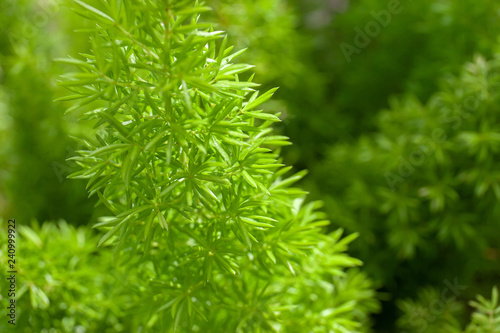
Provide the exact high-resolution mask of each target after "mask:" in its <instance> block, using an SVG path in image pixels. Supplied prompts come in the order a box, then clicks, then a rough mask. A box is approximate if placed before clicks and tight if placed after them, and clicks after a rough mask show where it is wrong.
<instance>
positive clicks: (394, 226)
mask: <svg viewBox="0 0 500 333" xmlns="http://www.w3.org/2000/svg"><path fill="white" fill-rule="evenodd" d="M499 73H500V62H499V59H498V58H497V59H493V60H491V61H486V60H484V58H482V57H477V58H476V59H475V60H474V62H471V63H468V64H467V65H466V66H464V69H463V71H462V74H461V75H460V76H459V77H456V78H449V79H447V80H446V81H444V83H443V87H442V89H441V91H439V92H437V93H436V94H434V95H433V97H432V98H431V99H430V100H429V101H428V103H426V104H423V103H422V102H420V101H419V100H418V99H416V98H414V97H411V96H409V97H405V98H401V99H394V100H393V101H392V108H391V110H386V111H384V112H382V113H381V114H380V116H379V123H378V124H379V131H378V132H377V133H376V134H375V135H372V136H367V137H364V138H361V139H360V140H359V142H358V143H357V144H352V145H351V144H345V145H338V146H337V147H335V148H334V149H332V150H331V151H330V153H329V158H328V162H327V163H325V168H324V170H323V172H325V174H323V175H324V177H325V179H326V181H325V183H326V184H327V186H329V187H331V188H337V189H339V190H338V192H337V194H336V195H332V196H331V197H330V198H326V199H325V200H326V202H327V203H328V208H329V209H330V211H329V212H330V213H331V215H332V216H338V217H339V219H338V220H337V222H338V223H339V224H340V225H342V226H345V227H346V228H347V229H348V230H356V231H360V230H362V231H363V232H361V235H362V237H363V242H357V245H359V246H360V248H359V250H360V251H361V252H362V253H363V254H362V255H361V257H362V258H367V257H368V256H372V254H371V253H372V252H373V248H380V254H381V257H380V260H375V261H372V262H373V263H374V266H375V267H378V269H377V270H378V273H377V276H380V277H384V276H387V275H388V274H386V273H385V272H384V268H383V264H382V262H384V261H386V259H387V258H388V257H390V256H392V253H393V251H396V252H397V253H398V257H399V258H400V259H401V260H410V259H412V258H414V257H415V256H417V255H420V256H422V254H424V253H425V255H426V256H427V257H426V260H427V263H426V265H432V263H431V262H430V261H429V260H428V259H429V258H437V257H439V256H440V255H441V254H442V253H443V252H442V251H441V249H443V248H447V249H449V250H447V251H456V252H457V253H461V252H460V251H463V252H467V254H468V255H470V257H468V258H469V259H470V260H468V261H467V265H464V266H463V268H464V272H466V271H467V269H472V270H474V269H480V268H478V267H479V265H482V266H481V267H483V268H486V267H491V266H488V264H489V263H490V264H491V262H492V261H491V260H495V258H496V254H495V253H497V251H498V243H497V239H498V237H499V233H498V217H499V211H498V202H499V200H500V177H499V174H498V170H497V167H496V162H495V161H496V160H497V159H498V156H499V155H498V153H499V151H500V134H499V128H500V127H499V121H500V119H499V117H498V113H497V111H496V110H497V108H498V105H499V102H500V94H499V93H498V87H499V79H500V75H499ZM326 173H328V174H331V173H334V174H338V175H342V177H327V175H326ZM436 240H437V241H436ZM472 253H474V255H472ZM456 258H458V257H456ZM478 258H481V260H478ZM450 260H458V259H450ZM393 262H394V264H396V263H397V261H393ZM452 265H453V266H454V265H455V264H453V263H452ZM394 267H395V269H396V268H397V267H396V266H394ZM474 267H475V268H474ZM483 268H481V269H483ZM424 269H425V268H424ZM487 270H488V269H487ZM461 274H462V273H461ZM464 274H465V273H464ZM447 277H448V276H446V275H445V276H443V278H447Z"/></svg>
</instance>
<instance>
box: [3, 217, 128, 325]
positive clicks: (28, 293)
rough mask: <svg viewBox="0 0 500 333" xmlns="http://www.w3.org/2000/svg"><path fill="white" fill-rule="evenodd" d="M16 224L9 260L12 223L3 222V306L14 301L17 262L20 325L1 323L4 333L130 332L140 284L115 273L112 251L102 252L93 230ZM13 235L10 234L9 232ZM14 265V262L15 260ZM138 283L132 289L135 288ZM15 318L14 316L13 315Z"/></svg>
mask: <svg viewBox="0 0 500 333" xmlns="http://www.w3.org/2000/svg"><path fill="white" fill-rule="evenodd" d="M19 222H20V221H19V220H17V221H16V234H15V236H16V237H15V243H14V244H15V257H14V259H13V258H12V257H10V256H9V257H8V255H7V253H12V252H7V248H8V247H7V244H9V243H8V242H7V239H8V238H7V237H8V234H7V232H6V224H7V223H6V222H4V221H2V222H1V223H0V239H1V240H2V246H1V249H0V250H1V251H0V269H1V272H0V277H1V281H2V282H1V290H2V295H1V297H0V299H1V302H0V303H1V305H2V308H3V309H5V308H7V306H8V305H9V304H10V303H9V302H10V297H7V296H8V295H7V294H6V293H4V291H6V290H8V289H9V285H8V284H9V283H10V282H9V280H7V277H9V276H10V274H9V273H7V271H11V270H12V269H10V268H9V267H8V266H9V265H8V263H9V262H8V261H7V260H8V259H11V260H12V259H13V260H14V262H15V268H16V271H17V273H16V274H15V276H16V281H15V285H16V286H15V294H16V295H15V296H16V311H15V312H16V318H15V326H13V325H11V324H9V323H7V320H5V318H2V321H1V322H0V330H1V331H2V332H11V331H15V332H25V333H28V332H120V331H124V330H125V329H126V328H127V317H126V316H125V315H124V314H125V313H126V312H125V311H124V310H126V306H127V305H128V304H131V302H132V301H133V300H134V296H135V295H134V293H133V289H132V288H133V287H134V286H135V285H136V284H138V281H137V280H135V275H134V274H131V273H132V272H133V270H129V271H128V272H126V271H125V270H117V269H113V270H112V269H110V266H111V264H112V261H111V251H105V250H104V251H102V250H101V251H98V249H97V248H96V246H95V245H96V243H97V238H96V235H95V233H93V232H92V231H91V230H90V229H86V228H84V227H80V228H78V229H76V228H75V227H73V226H71V225H68V224H67V223H66V222H64V221H59V222H58V223H57V224H56V223H52V222H46V223H44V224H43V225H41V226H40V225H38V223H36V222H34V223H33V227H27V226H24V225H22V224H20V223H19ZM9 234H10V233H9ZM10 263H12V262H10ZM129 283H130V284H131V285H132V288H131V286H130V285H128V284H129ZM7 318H9V317H7Z"/></svg>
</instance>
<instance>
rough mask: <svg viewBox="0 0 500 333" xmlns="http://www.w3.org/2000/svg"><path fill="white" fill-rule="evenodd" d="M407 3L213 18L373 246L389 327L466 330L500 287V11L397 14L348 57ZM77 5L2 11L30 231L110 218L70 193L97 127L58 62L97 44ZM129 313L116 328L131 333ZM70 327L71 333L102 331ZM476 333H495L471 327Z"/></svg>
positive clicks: (9, 103) (473, 7)
mask: <svg viewBox="0 0 500 333" xmlns="http://www.w3.org/2000/svg"><path fill="white" fill-rule="evenodd" d="M391 2H394V1H382V0H359V1H356V2H349V1H347V0H314V1H309V0H308V1H306V0H290V1H285V0H254V1H250V0H248V1H247V0H239V1H237V0H210V1H207V4H208V5H210V6H211V7H212V8H213V9H214V10H213V11H212V13H211V14H209V15H207V16H206V18H205V20H207V21H215V22H217V23H218V27H217V28H220V29H221V30H225V31H227V32H228V33H229V39H230V44H234V45H235V46H236V48H237V49H240V48H246V47H248V48H249V49H248V50H247V51H246V52H245V53H244V55H243V56H242V57H243V59H242V61H244V62H248V63H251V64H255V65H256V73H257V81H258V82H262V83H263V89H264V90H265V89H266V88H271V87H275V86H279V87H280V89H279V90H278V92H277V93H276V94H275V98H274V101H272V102H269V106H268V107H269V108H273V109H275V110H278V111H281V112H282V118H283V120H284V121H283V122H282V123H281V124H280V125H278V126H280V130H281V131H282V132H284V133H285V134H286V135H288V136H289V137H290V138H291V141H292V142H293V143H294V144H293V146H291V147H288V148H286V149H284V151H283V153H284V156H285V161H286V162H287V163H288V164H293V165H295V166H296V168H298V169H308V170H309V171H310V174H309V176H308V177H306V179H305V180H304V183H303V186H304V187H306V188H307V189H308V190H309V191H310V192H311V194H312V198H313V199H314V198H315V199H320V200H323V201H324V202H325V203H326V204H325V209H326V211H327V212H328V215H329V218H330V219H331V220H332V221H333V224H332V225H333V227H334V228H337V227H338V226H342V227H343V228H345V229H346V230H347V231H349V232H358V233H359V234H360V237H359V239H358V240H356V241H355V242H354V243H353V245H352V246H351V250H350V251H351V252H352V254H353V256H355V257H357V258H360V259H361V260H362V261H363V262H364V263H365V267H364V268H363V270H364V271H365V273H367V274H368V275H369V276H370V278H371V279H372V280H373V281H374V283H375V284H376V285H379V286H381V288H380V291H382V293H381V295H382V296H381V298H382V299H383V300H384V301H383V311H382V312H381V313H380V314H379V315H377V317H376V318H375V328H374V330H375V331H377V332H396V330H397V329H398V328H397V327H398V325H399V329H405V330H407V331H408V332H414V331H415V332H424V331H427V332H458V331H461V330H462V329H465V325H466V323H467V322H469V321H470V320H469V318H470V316H471V313H473V312H474V311H476V310H478V309H479V308H478V306H477V304H476V306H475V305H474V304H472V305H471V304H469V303H468V302H469V301H470V300H472V299H474V298H475V295H476V294H482V295H490V292H491V288H492V286H493V285H494V284H495V283H497V284H498V281H499V278H500V268H499V267H500V265H499V264H500V254H499V251H500V249H499V241H498V240H499V239H500V231H499V230H500V228H499V221H500V219H499V218H500V212H499V207H500V206H499V199H500V174H498V171H497V164H498V161H499V157H500V156H499V145H500V128H499V125H500V122H499V120H500V119H499V116H497V110H498V109H499V106H500V100H499V98H500V93H499V87H498V83H499V82H498V79H499V75H500V72H499V70H500V68H499V66H500V65H499V61H500V60H499V58H498V54H499V52H500V49H499V47H498V36H499V35H500V2H498V1H494V0H481V1H472V0H463V1H452V0H425V1H409V0H407V1H404V0H401V1H399V2H398V1H396V2H397V3H399V6H398V11H397V14H391V16H390V20H389V21H387V22H388V24H386V25H385V26H381V25H380V23H379V25H380V32H379V33H377V34H374V36H373V37H371V36H367V37H368V40H369V42H368V43H366V44H367V45H366V46H363V47H358V50H359V53H353V54H352V55H351V56H350V59H347V58H346V57H345V54H344V52H343V51H342V48H341V47H340V45H341V44H342V43H347V44H349V45H352V46H355V45H356V40H359V36H357V35H358V34H359V33H358V31H359V30H358V28H359V29H360V30H361V31H365V28H366V25H367V24H370V23H371V22H378V21H377V20H376V17H380V15H381V14H380V13H381V12H382V11H387V10H388V8H389V4H390V3H391ZM70 7H71V1H70V0H3V1H1V2H0V165H1V166H2V168H1V171H0V211H1V212H2V217H4V218H12V217H16V219H17V220H18V222H19V223H20V224H22V225H29V224H30V222H29V221H31V220H32V219H33V220H35V219H36V220H39V221H49V220H53V221H56V220H58V219H64V220H66V221H68V223H70V224H73V225H82V224H85V225H90V224H92V220H94V219H95V218H96V216H99V215H101V214H100V212H99V211H96V210H95V209H94V207H93V205H94V202H93V201H92V200H89V199H87V194H86V191H85V185H84V182H80V181H77V180H71V181H69V180H67V179H66V176H67V175H69V174H70V173H72V172H74V171H75V166H74V165H73V164H71V162H68V161H66V158H67V157H69V156H72V155H74V151H75V150H77V149H78V145H77V144H76V143H74V142H73V141H72V140H71V139H70V138H69V135H75V134H77V135H78V133H85V132H86V131H88V125H86V124H81V123H78V122H76V120H75V118H73V116H72V115H64V110H65V109H66V106H65V105H64V103H53V100H54V99H55V98H57V97H60V96H62V95H64V93H63V92H62V89H61V88H60V87H58V86H57V79H58V75H60V74H62V73H64V68H63V65H61V64H57V63H55V62H54V61H53V59H54V58H57V57H64V56H66V55H68V54H76V52H81V51H82V50H85V49H88V48H89V45H88V44H89V43H88V38H87V35H86V34H85V33H74V32H73V31H74V30H75V29H77V28H78V29H81V28H82V27H86V26H88V22H87V21H86V20H85V19H83V18H81V17H80V16H77V15H76V14H74V13H73V12H72V11H71V10H70ZM429 142H430V143H429ZM40 228H41V229H39V227H37V226H36V224H35V225H34V230H36V231H37V232H38V233H41V234H42V235H43V234H44V233H48V232H49V231H48V230H49V229H47V230H45V231H44V229H43V228H44V227H43V226H42V227H40ZM47 228H49V227H47ZM50 228H52V227H50ZM63 228H66V229H64V230H72V231H71V233H77V231H76V229H74V227H72V226H67V225H65V227H63ZM68 228H69V229H68ZM58 230H59V229H58ZM50 232H55V233H57V232H56V231H50ZM58 232H59V231H58ZM81 232H83V231H81ZM23 236H25V235H23ZM39 237H42V238H43V236H39ZM88 237H90V239H93V238H92V236H91V235H89V236H88ZM64 239H65V238H64V237H62V236H61V238H57V237H56V238H55V240H58V241H60V242H64V241H65V240H64ZM55 240H54V241H55ZM93 241H95V240H93ZM90 242H92V241H90ZM35 243H36V242H35ZM61 244H62V243H61ZM68 246H69V245H68ZM86 246H88V248H87V251H88V252H85V253H87V254H85V255H89V253H91V252H92V251H91V250H90V248H91V246H90V245H88V244H87V245H86ZM60 248H61V249H62V248H64V247H63V246H62V245H61V247H60ZM35 251H36V250H35ZM71 251H73V250H71ZM74 251H76V250H74ZM78 253H80V252H78ZM100 253H102V254H100V255H99V256H102V257H103V258H101V259H99V260H104V262H105V261H106V260H108V259H106V256H107V255H108V254H106V252H105V251H104V252H103V251H100ZM82 256H83V255H82ZM83 257H85V256H83ZM87 263H88V265H94V264H97V263H95V262H93V260H89V261H88V262H87ZM104 264H105V263H104ZM104 264H103V265H104ZM40 274H44V275H45V274H46V272H41V273H40ZM103 274H105V272H103ZM457 279H458V280H457ZM45 280H46V281H42V282H40V283H41V284H46V283H49V284H50V281H48V280H47V279H46V278H45ZM455 280H457V281H458V284H459V285H460V286H466V288H465V289H463V290H462V289H461V290H460V292H458V294H454V295H455V296H456V297H455V298H454V299H453V301H449V302H445V307H444V309H443V310H442V311H437V310H436V308H435V305H433V304H434V303H435V302H434V301H435V300H436V299H438V300H440V299H441V297H442V296H441V295H442V292H443V290H445V289H446V288H449V287H448V286H447V284H446V283H445V281H448V282H450V281H451V282H450V283H452V284H453V281H455ZM93 283H101V282H99V281H94V282H93ZM36 285H37V284H35V286H36ZM86 287H87V288H89V287H88V286H86ZM45 288H46V289H47V288H48V287H45ZM49 289H50V288H49ZM90 289H91V288H89V290H90ZM94 289H95V288H94ZM35 290H36V289H35ZM39 290H42V289H40V288H39ZM94 291H95V290H94ZM31 292H32V293H33V288H32V289H31ZM112 292H116V291H110V293H112ZM34 293H35V294H36V292H34ZM34 297H35V298H34V299H35V300H36V296H34ZM54 297H56V298H61V299H64V295H58V296H54ZM81 297H82V298H89V297H90V298H91V297H93V296H92V295H90V294H88V295H85V293H84V292H81ZM100 297H102V296H100ZM113 297H114V296H113ZM40 299H41V300H42V303H43V297H41V298H40ZM33 302H34V301H32V304H40V302H38V303H33ZM433 302H434V303H433ZM485 302H486V301H485ZM483 303H484V302H483ZM490 305H491V304H490ZM99 306H110V307H109V308H106V311H110V313H115V312H114V311H115V310H114V309H113V307H112V306H111V305H109V304H104V303H103V304H100V305H99ZM496 306H497V305H496ZM27 308H28V307H25V309H27ZM494 308H495V307H493V309H494ZM417 309H423V310H422V311H417ZM54 311H55V310H54ZM57 311H59V310H57ZM89 311H90V310H89ZM91 311H98V312H100V311H102V309H97V310H96V309H95V308H94V309H91ZM415 313H416V314H417V315H415ZM485 313H486V310H485ZM497 315H498V313H497ZM117 316H118V317H116V318H115V317H112V316H111V317H109V318H111V319H109V320H111V321H114V322H108V323H105V324H103V325H104V326H105V327H107V328H106V329H111V330H113V329H115V330H117V331H118V329H117V328H116V327H114V326H113V325H115V324H116V323H118V322H122V321H120V320H122V319H123V318H119V316H120V314H117ZM66 317H67V318H69V319H65V320H66V321H65V322H64V323H62V322H61V323H60V325H70V326H71V325H85V322H84V321H82V322H79V321H78V320H80V319H78V320H77V321H75V320H76V319H74V318H75V317H71V316H70V315H68V316H66V315H64V316H63V317H61V318H66ZM71 318H73V319H71ZM113 318H115V319H113ZM398 318H399V319H398ZM83 320H85V319H83ZM103 320H104V319H103ZM63 321H64V320H63ZM473 321H481V315H475V316H474V317H473ZM396 322H397V324H396ZM424 323H425V325H424ZM93 325H100V324H99V323H94V324H93ZM106 325H107V326H106ZM70 326H68V327H70ZM104 326H102V327H104ZM61 327H62V326H61ZM71 327H72V328H68V329H67V330H63V331H68V332H73V331H75V329H74V327H76V326H71ZM113 327H114V328H113ZM493 329H494V328H493ZM102 331H104V329H103V330H102ZM467 332H482V331H481V330H479V329H475V328H474V327H473V324H471V325H470V327H468V328H467ZM485 332H486V331H485ZM491 332H497V331H495V330H492V331H491Z"/></svg>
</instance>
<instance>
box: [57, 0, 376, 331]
mask: <svg viewBox="0 0 500 333" xmlns="http://www.w3.org/2000/svg"><path fill="white" fill-rule="evenodd" d="M76 3H77V4H78V5H79V7H78V11H79V12H80V13H81V14H82V15H83V16H85V17H88V18H90V19H91V20H94V21H95V22H96V29H95V30H93V31H91V33H92V39H91V44H92V53H91V54H82V55H81V56H82V57H79V58H66V59H59V61H61V62H63V63H68V64H72V65H76V66H77V67H78V68H79V70H80V71H78V72H74V73H67V74H65V75H64V76H63V80H62V82H61V84H62V85H63V86H66V87H67V88H68V89H69V90H71V91H72V92H73V93H74V94H73V95H70V96H66V97H63V98H62V99H61V100H65V101H67V100H76V102H74V103H73V105H72V106H71V108H70V109H69V111H75V110H82V109H83V110H87V112H85V114H84V116H83V118H84V119H90V120H92V121H95V126H96V128H97V129H98V131H97V134H96V135H95V138H94V139H90V140H85V139H80V142H81V143H82V144H84V145H85V146H86V147H87V150H82V151H80V152H79V153H80V156H78V157H74V158H73V160H75V161H76V162H77V163H78V164H80V165H81V166H82V170H81V171H79V172H76V173H74V174H73V175H72V177H73V178H85V179H89V181H88V190H89V192H90V195H97V196H98V197H99V199H100V202H101V203H103V204H104V205H105V206H106V207H107V208H108V209H109V210H110V211H111V212H112V213H113V216H111V217H107V218H103V219H102V220H101V221H100V223H98V224H97V225H96V226H95V227H99V228H102V229H105V230H106V233H105V234H104V236H103V237H102V238H101V240H100V242H99V245H108V244H113V245H114V249H115V250H114V257H115V259H116V260H117V261H118V262H119V263H124V262H126V263H128V264H133V265H136V267H142V268H143V274H144V277H145V278H146V279H147V280H148V281H150V284H149V285H148V287H147V288H145V289H144V290H143V295H144V298H145V301H144V302H140V304H139V305H138V307H139V308H140V310H138V311H139V312H140V313H141V316H138V318H137V320H136V323H137V325H138V326H140V327H142V328H145V329H151V330H158V329H161V330H163V331H165V330H173V331H186V330H192V331H202V332H220V331H227V332H229V331H237V332H249V331H251V332H270V331H280V332H284V331H286V332H306V331H310V332H319V331H321V332H323V331H324V330H325V329H327V330H331V331H333V332H355V331H365V330H366V329H367V326H368V325H367V322H366V321H367V313H368V312H370V311H375V310H376V309H377V302H376V301H375V300H374V299H373V298H372V296H373V291H372V288H371V285H370V283H369V282H368V281H367V280H366V278H365V277H364V275H362V274H360V273H356V272H352V273H350V274H348V275H346V274H345V271H344V268H345V267H352V266H357V265H359V264H360V262H359V261H358V260H356V259H353V258H351V257H349V256H348V255H346V254H344V253H343V252H344V251H345V250H346V245H347V244H348V243H349V242H350V241H352V239H353V238H354V237H355V235H353V236H351V237H346V238H344V239H342V240H341V239H340V237H341V233H342V232H341V231H338V232H335V233H334V234H332V235H325V234H324V233H323V232H322V228H323V227H324V226H326V225H327V224H328V221H326V220H325V216H324V214H323V213H321V212H319V211H318V210H317V208H318V203H314V202H313V203H308V204H304V203H303V201H304V197H305V192H304V191H302V190H300V189H297V188H293V187H290V186H291V185H292V184H293V183H295V182H296V181H298V180H299V179H300V178H301V177H303V176H304V172H299V173H297V174H294V175H292V176H288V177H287V176H285V174H286V173H287V172H288V171H289V170H290V167H284V166H283V164H281V162H280V159H279V152H278V151H276V148H277V147H280V146H284V145H288V144H289V142H288V141H287V138H286V137H284V136H280V135H274V134H273V133H272V124H273V123H274V122H277V121H279V114H273V113H267V112H264V111H263V110H261V109H259V107H260V106H261V105H262V104H263V103H264V102H266V101H267V100H268V99H270V98H271V96H272V95H273V93H274V91H275V89H271V90H269V91H267V92H265V93H262V94H260V93H259V91H257V90H255V88H256V87H257V86H258V85H257V84H255V83H253V82H252V79H253V76H252V75H249V74H247V72H248V70H249V69H251V68H252V66H250V65H246V64H233V63H232V60H233V59H234V58H235V57H237V56H238V55H239V54H241V52H242V51H238V52H233V51H232V47H228V46H227V39H226V38H224V34H223V32H222V31H213V29H212V25H211V24H208V23H201V22H199V20H198V18H199V14H200V13H202V12H205V11H207V10H209V8H208V7H205V6H203V5H201V4H199V3H198V2H196V1H191V0H188V1H175V2H174V1H170V0H165V1H159V2H150V1H147V0H135V1H130V2H127V1H123V2H122V1H100V3H99V6H95V7H94V6H90V5H89V4H87V3H84V2H81V1H78V0H77V1H76ZM82 58H83V59H84V60H81V59H82ZM89 109H90V111H88V110H89ZM314 285H316V286H318V289H317V291H316V293H315V294H311V293H309V292H308V291H307V288H312V286H314ZM319 291H321V292H319ZM344 294H345V295H344ZM311 304H314V306H311ZM299 318H307V320H303V321H298V319H299Z"/></svg>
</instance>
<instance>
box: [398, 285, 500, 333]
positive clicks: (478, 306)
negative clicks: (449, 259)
mask: <svg viewBox="0 0 500 333" xmlns="http://www.w3.org/2000/svg"><path fill="white" fill-rule="evenodd" d="M449 294H450V295H452V293H451V292H450V293H449ZM469 305H470V306H471V307H472V308H473V309H474V312H473V313H472V316H471V320H470V322H469V323H468V324H467V325H464V324H463V321H464V319H465V316H464V313H463V309H464V308H465V302H463V301H460V300H457V298H456V297H449V298H448V297H443V292H439V291H438V290H436V289H432V288H429V289H424V290H421V291H419V293H418V300H417V301H412V300H405V301H400V302H399V307H400V309H401V310H402V311H403V313H404V314H403V316H401V317H400V318H399V320H398V326H399V327H400V328H401V329H404V332H406V333H410V332H443V333H444V332H447V333H462V332H463V333H495V332H499V331H500V305H499V303H498V289H497V288H496V287H494V288H493V290H492V293H491V300H487V299H486V298H484V297H483V296H481V295H478V296H477V300H476V301H471V302H469ZM464 327H465V328H464Z"/></svg>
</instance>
